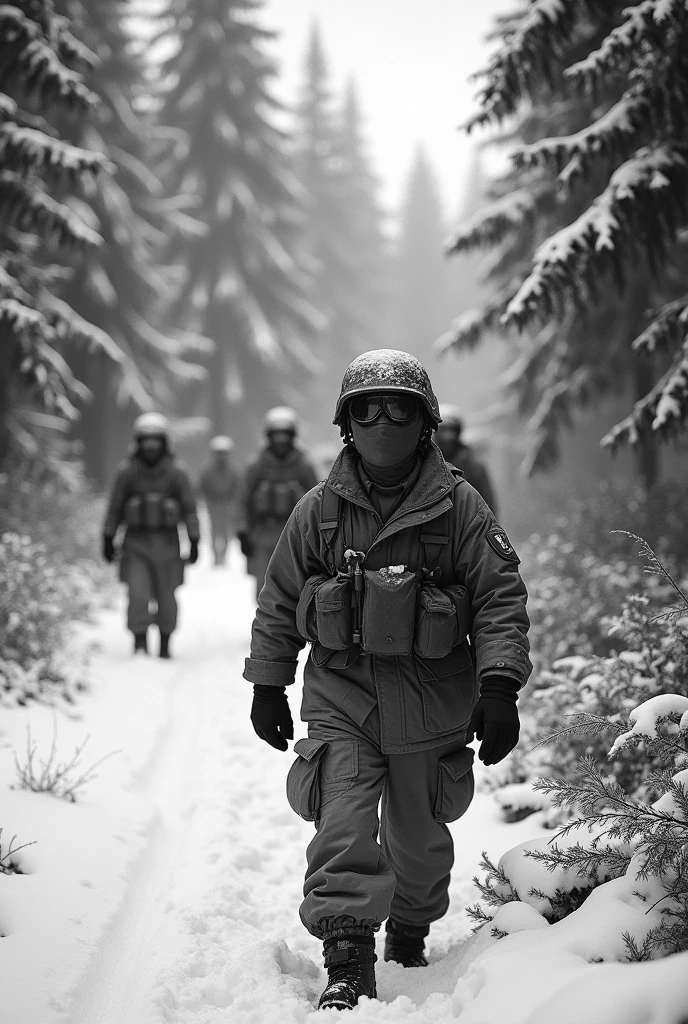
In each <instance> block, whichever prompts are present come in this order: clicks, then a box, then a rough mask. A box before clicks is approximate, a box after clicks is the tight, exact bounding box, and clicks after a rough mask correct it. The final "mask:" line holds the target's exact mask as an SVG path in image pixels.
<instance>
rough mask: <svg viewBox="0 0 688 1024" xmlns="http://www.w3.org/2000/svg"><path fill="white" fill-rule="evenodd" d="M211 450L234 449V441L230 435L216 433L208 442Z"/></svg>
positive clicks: (227, 450) (224, 450) (223, 450)
mask: <svg viewBox="0 0 688 1024" xmlns="http://www.w3.org/2000/svg"><path fill="white" fill-rule="evenodd" d="M210 450H211V452H226V453H227V454H229V452H232V451H234V441H232V439H231V437H227V436H226V434H218V435H217V436H216V437H214V438H213V439H212V440H211V442H210Z"/></svg>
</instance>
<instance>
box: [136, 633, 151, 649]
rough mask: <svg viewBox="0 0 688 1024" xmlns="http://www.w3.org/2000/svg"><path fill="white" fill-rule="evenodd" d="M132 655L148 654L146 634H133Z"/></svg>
mask: <svg viewBox="0 0 688 1024" xmlns="http://www.w3.org/2000/svg"><path fill="white" fill-rule="evenodd" d="M134 654H148V637H147V635H146V633H134Z"/></svg>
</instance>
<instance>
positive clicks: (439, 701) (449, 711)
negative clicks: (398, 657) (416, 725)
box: [416, 643, 476, 734]
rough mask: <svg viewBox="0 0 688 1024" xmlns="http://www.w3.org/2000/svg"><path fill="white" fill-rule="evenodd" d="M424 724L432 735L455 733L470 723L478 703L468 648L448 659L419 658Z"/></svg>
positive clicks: (465, 647)
mask: <svg viewBox="0 0 688 1024" xmlns="http://www.w3.org/2000/svg"><path fill="white" fill-rule="evenodd" d="M416 665H417V669H418V677H419V679H420V688H421V698H422V701H423V722H424V725H425V728H426V730H427V731H428V732H429V733H435V734H441V733H448V732H455V731H456V730H457V729H461V728H463V726H465V725H466V723H467V722H468V720H469V718H470V715H471V711H472V710H473V705H474V704H475V700H476V681H475V673H474V671H473V661H472V659H471V653H470V651H469V649H468V645H467V644H465V643H463V644H460V645H459V646H458V647H455V648H454V650H453V651H451V652H450V653H449V654H448V655H446V657H444V658H430V659H428V660H427V661H424V660H423V659H421V658H418V660H417V662H416Z"/></svg>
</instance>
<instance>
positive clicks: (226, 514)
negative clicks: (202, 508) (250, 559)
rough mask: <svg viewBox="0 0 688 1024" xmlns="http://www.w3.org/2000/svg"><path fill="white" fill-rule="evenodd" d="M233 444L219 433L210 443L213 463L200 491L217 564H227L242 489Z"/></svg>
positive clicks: (206, 473) (202, 477)
mask: <svg viewBox="0 0 688 1024" xmlns="http://www.w3.org/2000/svg"><path fill="white" fill-rule="evenodd" d="M233 451H234V442H233V441H232V439H231V438H230V437H225V436H224V435H223V434H218V436H217V437H214V438H213V439H212V441H211V442H210V453H211V455H210V461H209V462H208V464H207V465H206V467H205V469H204V470H203V472H202V473H201V478H200V481H199V485H198V489H199V491H200V493H201V495H202V496H203V500H204V501H205V504H206V508H207V509H208V515H209V517H210V536H211V542H212V545H213V554H214V556H215V565H224V563H225V558H226V557H227V543H228V541H229V538H230V536H231V534H232V533H233V529H232V513H233V511H234V505H235V502H236V499H237V491H238V489H239V474H238V472H237V470H236V469H235V468H234V466H233V465H232V452H233Z"/></svg>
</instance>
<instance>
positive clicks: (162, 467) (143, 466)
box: [132, 452, 173, 476]
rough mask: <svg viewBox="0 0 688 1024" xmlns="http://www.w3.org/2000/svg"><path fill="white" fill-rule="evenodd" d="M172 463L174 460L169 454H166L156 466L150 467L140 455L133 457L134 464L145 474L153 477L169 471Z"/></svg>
mask: <svg viewBox="0 0 688 1024" xmlns="http://www.w3.org/2000/svg"><path fill="white" fill-rule="evenodd" d="M172 461H173V459H172V456H171V455H170V453H169V452H165V454H164V455H163V456H162V458H160V459H158V461H157V462H156V463H155V465H154V466H149V465H148V463H147V462H146V461H145V460H144V459H142V458H141V456H140V455H138V454H137V455H133V456H132V462H133V463H135V465H136V466H137V467H138V468H139V469H140V470H142V471H143V472H144V473H150V474H151V476H154V475H155V474H157V473H161V472H164V471H166V470H168V469H169V467H170V464H171V463H172Z"/></svg>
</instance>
